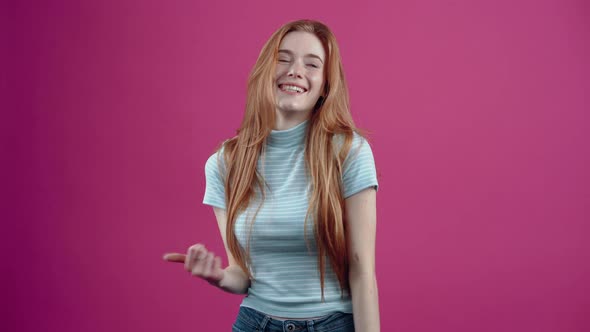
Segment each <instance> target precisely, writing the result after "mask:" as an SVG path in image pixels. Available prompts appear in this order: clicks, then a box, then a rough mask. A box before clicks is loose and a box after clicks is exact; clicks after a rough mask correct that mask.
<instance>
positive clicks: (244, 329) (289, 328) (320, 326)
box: [232, 307, 354, 332]
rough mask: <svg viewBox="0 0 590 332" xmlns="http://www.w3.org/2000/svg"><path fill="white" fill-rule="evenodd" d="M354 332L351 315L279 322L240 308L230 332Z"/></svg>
mask: <svg viewBox="0 0 590 332" xmlns="http://www.w3.org/2000/svg"><path fill="white" fill-rule="evenodd" d="M253 331H259V332H263V331H264V332H354V321H353V319H352V314H345V313H342V312H337V313H334V314H331V315H328V316H324V317H320V318H317V319H311V320H284V321H283V320H279V319H275V318H272V317H270V316H267V315H266V314H264V313H262V312H260V311H257V310H254V309H252V308H248V307H240V311H239V313H238V317H237V318H236V322H235V323H234V325H233V327H232V332H253Z"/></svg>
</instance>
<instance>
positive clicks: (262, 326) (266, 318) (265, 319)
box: [260, 315, 270, 331]
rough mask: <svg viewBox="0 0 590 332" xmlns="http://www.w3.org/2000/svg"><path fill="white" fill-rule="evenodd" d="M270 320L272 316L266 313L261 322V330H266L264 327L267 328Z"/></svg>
mask: <svg viewBox="0 0 590 332" xmlns="http://www.w3.org/2000/svg"><path fill="white" fill-rule="evenodd" d="M269 320H270V317H269V316H267V315H264V319H263V320H262V322H260V331H264V329H265V328H266V324H268V321H269Z"/></svg>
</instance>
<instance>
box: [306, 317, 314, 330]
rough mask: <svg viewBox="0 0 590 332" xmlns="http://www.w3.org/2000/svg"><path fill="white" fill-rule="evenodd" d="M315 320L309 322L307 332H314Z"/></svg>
mask: <svg viewBox="0 0 590 332" xmlns="http://www.w3.org/2000/svg"><path fill="white" fill-rule="evenodd" d="M313 331H314V330H313V320H308V321H307V332H313Z"/></svg>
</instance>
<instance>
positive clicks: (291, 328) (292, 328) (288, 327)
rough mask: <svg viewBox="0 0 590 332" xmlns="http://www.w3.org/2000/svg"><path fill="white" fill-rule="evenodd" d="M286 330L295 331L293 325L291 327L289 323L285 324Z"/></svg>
mask: <svg viewBox="0 0 590 332" xmlns="http://www.w3.org/2000/svg"><path fill="white" fill-rule="evenodd" d="M287 330H289V331H293V330H295V325H293V324H291V323H289V324H287Z"/></svg>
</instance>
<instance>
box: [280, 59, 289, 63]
mask: <svg viewBox="0 0 590 332" xmlns="http://www.w3.org/2000/svg"><path fill="white" fill-rule="evenodd" d="M279 62H289V60H287V59H279Z"/></svg>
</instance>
